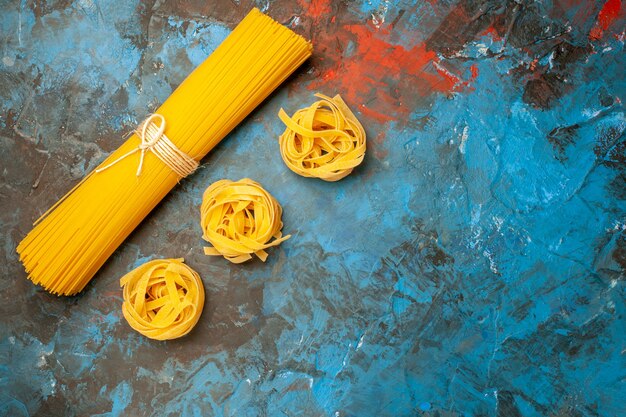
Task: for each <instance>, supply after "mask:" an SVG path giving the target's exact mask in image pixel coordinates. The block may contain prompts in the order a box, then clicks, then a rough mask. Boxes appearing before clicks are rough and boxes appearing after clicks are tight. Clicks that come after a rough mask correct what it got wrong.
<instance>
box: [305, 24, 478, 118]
mask: <svg viewBox="0 0 626 417" xmlns="http://www.w3.org/2000/svg"><path fill="white" fill-rule="evenodd" d="M325 37H329V38H330V39H324V38H325ZM320 38H322V39H319V40H318V43H326V44H329V43H330V44H331V45H334V44H335V43H340V44H341V45H348V44H353V45H354V48H355V49H354V51H353V52H352V53H351V54H350V55H349V56H345V55H343V54H342V56H340V57H338V59H336V60H329V62H328V64H326V63H324V64H325V65H324V67H325V68H322V69H321V74H320V76H319V77H318V78H317V80H314V81H313V82H311V83H310V84H309V86H308V88H309V89H311V90H318V89H322V90H329V92H327V94H335V93H339V94H341V95H342V96H343V97H344V99H345V100H346V102H347V103H348V104H349V105H352V106H354V108H356V109H358V110H359V111H361V113H363V114H364V115H365V116H366V117H368V118H370V119H373V120H375V121H377V122H379V123H385V122H388V121H390V120H394V119H396V118H398V117H402V116H407V115H408V114H409V113H410V111H411V109H412V108H413V104H414V103H415V102H416V101H418V100H419V99H420V97H425V96H428V95H430V94H432V93H434V92H440V93H448V92H452V91H458V90H459V89H461V88H463V87H465V86H466V85H467V82H465V81H463V80H462V79H461V77H460V76H458V75H456V74H455V73H454V71H452V70H451V69H449V68H446V67H444V66H443V65H442V64H441V62H440V59H439V58H438V57H437V54H436V53H435V52H433V51H430V50H428V49H427V48H426V46H425V45H424V44H423V43H420V44H417V45H415V46H413V47H411V48H406V47H404V46H402V45H395V44H393V43H390V42H389V41H387V40H386V39H387V38H388V31H385V30H376V29H375V28H373V27H370V26H369V25H347V26H344V30H342V31H339V32H337V33H335V34H334V36H332V38H331V37H330V35H327V34H323V33H320ZM314 42H315V40H314ZM324 61H325V60H324ZM324 61H322V62H324Z"/></svg>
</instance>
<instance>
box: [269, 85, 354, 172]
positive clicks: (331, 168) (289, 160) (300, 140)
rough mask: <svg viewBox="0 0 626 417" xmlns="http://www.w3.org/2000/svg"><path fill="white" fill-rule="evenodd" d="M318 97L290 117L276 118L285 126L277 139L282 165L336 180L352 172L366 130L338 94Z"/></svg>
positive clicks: (284, 115)
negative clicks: (318, 99)
mask: <svg viewBox="0 0 626 417" xmlns="http://www.w3.org/2000/svg"><path fill="white" fill-rule="evenodd" d="M315 96H316V97H319V98H321V100H320V101H316V102H315V103H313V104H312V105H311V106H309V107H307V108H304V109H300V110H298V111H297V112H296V113H295V114H294V115H293V116H292V117H289V116H288V115H287V113H285V111H284V110H283V109H280V112H279V113H278V117H280V120H282V121H283V123H285V125H286V126H287V129H286V130H285V132H284V133H283V134H282V135H281V136H280V138H279V144H280V154H281V155H282V157H283V161H285V164H287V166H288V167H289V169H291V170H292V171H293V172H295V173H296V174H299V175H302V176H304V177H315V178H321V179H323V180H324V181H338V180H340V179H342V178H344V177H345V176H347V175H348V174H350V173H351V172H352V170H353V169H354V167H356V166H357V165H359V164H360V163H361V162H362V161H363V158H364V156H365V148H366V145H365V130H364V129H363V126H362V125H361V123H360V122H359V121H358V120H357V118H356V116H355V115H354V114H353V113H352V112H351V111H350V109H349V108H348V106H347V105H346V103H344V101H343V100H342V99H341V96H339V95H336V96H335V97H333V98H330V97H327V96H325V95H322V94H316V95H315Z"/></svg>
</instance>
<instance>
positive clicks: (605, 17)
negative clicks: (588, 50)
mask: <svg viewBox="0 0 626 417" xmlns="http://www.w3.org/2000/svg"><path fill="white" fill-rule="evenodd" d="M621 10H622V1H621V0H607V2H606V3H604V6H602V9H601V10H600V13H599V14H598V20H597V21H596V24H595V26H594V27H593V28H592V29H591V32H589V39H591V40H599V39H602V36H603V35H604V31H606V30H607V29H608V28H609V27H610V26H611V24H612V23H613V22H614V21H615V20H616V19H617V17H618V16H619V15H620V12H621Z"/></svg>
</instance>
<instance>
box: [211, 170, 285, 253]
mask: <svg viewBox="0 0 626 417" xmlns="http://www.w3.org/2000/svg"><path fill="white" fill-rule="evenodd" d="M282 213H283V211H282V209H281V207H280V205H279V204H278V202H277V201H276V199H275V198H274V197H272V196H271V195H270V193H268V192H267V191H265V190H264V189H263V187H261V185H260V184H259V183H257V182H254V181H252V180H251V179H249V178H244V179H242V180H239V181H230V180H220V181H217V182H215V183H213V184H212V185H211V186H210V187H209V188H207V189H206V191H205V192H204V196H203V198H202V207H201V209H200V223H201V225H202V230H203V236H202V237H203V238H204V239H205V240H206V241H207V242H209V243H210V244H211V245H213V247H205V248H204V253H205V254H207V255H211V256H216V255H222V256H224V258H226V259H228V260H229V261H231V262H232V263H236V264H238V263H242V262H245V261H247V260H248V259H251V258H252V254H255V255H256V256H257V257H259V259H261V260H262V261H263V262H265V260H266V259H267V252H265V249H267V248H269V247H271V246H277V245H278V244H280V243H281V242H283V241H285V240H287V239H289V238H290V237H291V235H287V236H283V235H282V232H281V229H282V228H283V223H282V221H281V216H282ZM272 238H274V240H273V241H271V242H270V240H271V239H272Z"/></svg>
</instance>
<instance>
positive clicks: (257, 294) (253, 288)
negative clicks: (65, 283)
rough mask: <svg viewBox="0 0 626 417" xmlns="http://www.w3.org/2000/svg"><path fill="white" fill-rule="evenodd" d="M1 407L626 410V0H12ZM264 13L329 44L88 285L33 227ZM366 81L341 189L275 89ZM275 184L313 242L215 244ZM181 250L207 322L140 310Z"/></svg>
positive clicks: (5, 59)
mask: <svg viewBox="0 0 626 417" xmlns="http://www.w3.org/2000/svg"><path fill="white" fill-rule="evenodd" d="M1 5H2V6H1V7H2V10H1V14H0V98H1V102H0V146H1V155H0V205H1V210H0V228H1V230H2V235H1V236H2V249H1V250H0V273H1V281H0V284H1V285H0V317H1V322H0V414H2V415H11V416H26V415H81V416H82V415H89V414H98V415H109V416H121V415H127V416H138V415H160V416H162V415H181V414H182V415H190V416H191V415H194V416H195V415H198V416H199V415H216V416H222V415H224V416H264V415H267V416H282V415H285V416H296V415H301V416H333V417H335V416H336V417H344V416H410V415H411V416H413V415H424V416H442V417H444V416H446V417H452V416H544V415H554V416H623V415H626V406H625V405H624V398H626V380H625V378H626V340H625V336H624V335H625V334H626V332H625V330H626V325H625V323H626V322H625V320H624V314H625V307H626V303H625V297H624V295H625V294H624V278H625V276H624V275H625V270H626V211H625V210H626V201H625V200H626V187H625V181H626V156H625V149H626V139H625V135H624V130H625V129H626V117H625V113H624V108H623V105H622V101H623V100H624V99H626V85H625V83H624V64H625V61H626V59H625V56H624V6H623V5H622V3H621V1H615V0H608V1H593V0H588V1H587V0H562V1H559V0H552V1H545V2H532V1H525V0H519V1H510V2H507V1H489V0H481V1H475V2H458V1H453V0H446V1H439V2H438V1H434V0H433V1H422V2H416V3H412V2H408V1H402V0H400V1H368V0H365V1H354V2H328V1H313V2H312V3H309V2H306V1H301V2H298V3H295V2H291V1H278V0H277V1H269V0H265V1H257V2H255V3H250V2H247V1H244V0H242V1H233V2H225V1H224V2H205V1H200V0H186V1H170V2H165V1H156V2H154V1H145V2H139V1H137V0H134V1H126V0H116V1H104V0H74V1H72V0H56V1H54V0H48V1H46V0H37V1H35V0H33V1H19V0H4V1H2V3H1ZM253 5H256V6H258V7H260V8H261V9H262V10H264V11H267V12H268V13H269V14H270V15H271V16H273V17H274V18H276V19H277V20H279V21H281V22H283V23H284V24H286V25H289V26H290V27H292V28H293V29H294V30H295V31H297V32H299V33H302V34H303V35H304V36H306V37H308V38H310V39H312V41H313V43H314V46H315V56H314V57H313V58H312V59H311V60H310V61H309V62H308V63H307V64H305V66H304V67H303V68H302V69H301V70H300V71H298V73H297V74H296V75H295V76H294V77H292V78H291V79H290V80H289V81H288V82H287V83H286V84H285V85H284V86H283V87H282V88H280V89H279V90H278V91H277V92H276V94H274V95H273V96H272V97H271V98H270V99H269V100H267V101H266V102H265V103H264V104H263V105H262V106H261V107H260V108H259V109H258V110H257V111H256V112H255V113H253V114H252V115H251V117H249V118H248V119H247V120H246V121H244V123H242V125H241V126H240V128H238V129H237V130H235V131H234V132H233V134H231V135H230V136H229V137H228V138H227V139H226V140H225V141H224V142H223V143H222V144H221V145H220V146H219V147H218V148H216V149H215V151H214V152H213V153H212V154H211V155H209V156H208V157H207V158H206V160H205V161H204V164H203V166H202V168H201V169H200V170H199V172H198V173H196V174H195V175H194V176H193V177H191V178H188V179H186V180H184V181H183V182H182V183H181V184H180V186H178V187H177V189H175V190H174V192H172V193H171V194H170V196H168V197H167V198H166V199H165V201H164V202H163V203H162V204H161V205H160V206H159V207H158V208H157V209H156V210H155V212H154V213H153V214H152V215H150V216H149V217H148V218H147V219H146V221H145V222H144V223H143V224H142V225H141V226H140V227H139V228H138V230H137V231H136V232H135V233H134V234H133V235H132V236H131V237H130V238H129V239H128V240H127V241H126V242H125V243H124V244H123V245H122V246H121V247H120V248H119V250H118V251H117V252H116V253H115V255H114V256H113V257H112V258H111V259H110V261H109V262H108V263H107V264H106V265H105V267H104V268H103V269H102V270H101V271H100V272H99V274H98V275H97V276H96V278H95V279H94V280H93V281H92V283H91V284H90V285H89V286H88V287H87V289H86V290H85V291H84V292H83V294H81V295H79V296H77V297H73V298H56V297H54V296H51V295H49V294H47V293H46V292H45V291H43V290H41V289H40V288H37V287H35V286H33V285H32V284H31V283H30V282H29V281H28V280H26V279H25V273H24V271H23V270H22V267H21V265H20V264H19V262H18V260H17V256H16V254H15V246H16V245H17V243H18V242H19V240H20V239H21V238H22V237H23V236H24V235H25V234H26V233H27V231H28V230H29V227H30V224H31V223H32V221H33V220H34V219H36V218H37V217H38V215H39V214H41V213H42V212H43V211H45V210H46V209H47V208H48V207H49V206H50V205H51V204H52V203H53V202H54V201H56V199H58V198H59V197H60V196H62V195H63V194H64V193H65V192H66V191H67V190H68V189H69V188H70V187H71V186H72V185H73V184H75V183H76V182H77V181H78V180H79V179H80V178H82V176H83V175H84V174H85V173H86V172H89V171H90V170H91V169H93V167H94V166H95V165H96V164H98V163H99V162H100V161H101V160H102V159H103V158H104V157H105V156H106V155H107V154H108V153H109V152H110V151H112V150H113V149H115V148H116V147H117V146H118V145H119V144H120V143H121V142H122V138H121V137H122V135H123V134H124V133H126V132H127V131H129V130H131V129H132V128H133V127H134V126H135V125H136V124H137V123H138V122H139V121H141V120H142V119H143V118H144V117H145V116H146V115H147V114H148V113H149V112H150V111H151V110H153V109H154V108H156V106H157V105H158V104H159V103H161V102H162V101H163V100H165V99H166V98H167V97H168V95H169V94H170V93H171V92H172V91H173V89H174V88H175V87H176V85H178V83H180V82H181V81H182V80H183V79H184V77H185V76H186V75H187V74H188V73H189V72H190V71H191V70H192V69H193V68H194V67H195V66H196V65H198V64H199V63H200V62H202V60H203V59H204V58H205V57H206V56H207V55H208V54H210V53H211V51H212V50H213V49H214V48H215V47H216V46H217V45H218V44H219V43H220V42H221V40H223V39H224V38H225V37H226V36H227V35H228V33H229V32H230V30H231V28H232V27H234V25H235V24H236V23H237V22H238V21H239V20H240V19H241V18H242V17H243V16H244V15H245V14H246V13H247V11H248V10H249V9H250V7H252V6H253ZM315 91H320V92H323V93H326V94H335V93H341V94H342V95H344V98H345V99H346V101H347V102H348V104H349V105H351V106H352V107H353V109H354V110H355V112H356V113H357V115H358V116H359V117H360V119H361V120H362V122H363V124H364V125H365V127H366V130H367V132H368V154H367V157H366V160H365V162H364V163H363V165H362V166H360V167H359V168H358V169H356V170H355V172H354V173H353V174H352V175H351V176H349V177H348V178H346V179H344V180H342V181H340V182H338V183H333V184H330V183H325V182H322V181H317V180H313V179H304V178H300V177H298V176H296V175H294V174H293V173H291V172H290V171H289V170H287V169H286V168H285V166H284V165H283V163H282V161H281V159H280V155H279V152H278V146H277V142H276V138H277V136H278V135H279V134H280V133H281V131H282V130H283V126H282V125H281V123H280V121H279V120H278V118H277V117H276V114H277V112H278V109H279V108H280V107H285V108H286V110H287V111H288V112H293V111H295V110H296V109H298V108H300V107H302V106H304V105H307V104H309V103H311V102H312V101H313V100H314V98H313V93H314V92H315ZM242 177H250V178H253V179H255V180H257V181H259V182H261V183H262V184H263V185H264V186H265V187H266V188H267V189H268V190H269V191H270V192H271V193H272V194H273V195H274V196H275V197H276V198H277V199H278V200H279V202H280V203H281V204H282V206H283V208H284V218H283V220H284V224H285V227H284V232H285V233H291V234H292V235H293V237H292V238H291V239H290V240H288V241H287V242H285V243H284V244H282V245H281V246H280V247H279V248H276V249H273V250H271V251H270V257H269V260H268V262H267V263H266V264H263V263H261V262H259V261H254V262H249V263H247V264H245V265H232V264H230V263H228V262H226V261H224V260H223V259H217V258H209V257H206V256H204V255H203V254H202V247H203V246H204V243H203V241H202V240H201V238H200V236H201V231H200V227H199V205H200V201H201V196H202V192H203V190H204V189H205V188H206V187H207V186H208V185H209V184H211V183H212V182H213V181H216V180H218V179H221V178H230V179H239V178H242ZM157 257H184V258H185V259H186V262H187V263H188V264H189V265H190V266H192V267H193V268H194V269H196V270H197V271H198V272H199V273H200V274H201V276H202V277H203V281H204V284H205V287H206V291H207V305H206V307H205V312H204V314H203V316H202V318H201V320H200V322H199V324H198V326H197V327H196V329H195V330H194V331H193V332H192V333H191V334H190V335H189V336H187V337H185V338H183V339H180V340H176V341H170V342H155V341H151V340H149V339H146V338H144V337H142V336H140V335H139V334H137V333H135V332H133V331H132V330H131V329H130V328H129V327H128V325H127V324H126V323H125V321H124V319H123V317H122V316H121V309H120V305H121V291H120V289H119V286H118V278H119V277H120V276H121V275H123V274H124V273H126V272H127V271H129V270H130V269H132V268H134V267H136V266H138V265H139V264H141V263H143V262H145V261H147V260H149V259H153V258H157Z"/></svg>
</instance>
